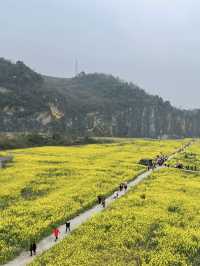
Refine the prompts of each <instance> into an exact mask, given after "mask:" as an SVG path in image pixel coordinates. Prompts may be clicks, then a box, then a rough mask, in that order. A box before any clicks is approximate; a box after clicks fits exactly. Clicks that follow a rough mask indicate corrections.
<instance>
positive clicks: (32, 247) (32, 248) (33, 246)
mask: <svg viewBox="0 0 200 266" xmlns="http://www.w3.org/2000/svg"><path fill="white" fill-rule="evenodd" d="M36 249H37V245H36V243H35V241H33V242H31V244H30V253H31V256H33V255H36Z"/></svg>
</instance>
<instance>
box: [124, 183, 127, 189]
mask: <svg viewBox="0 0 200 266" xmlns="http://www.w3.org/2000/svg"><path fill="white" fill-rule="evenodd" d="M124 189H125V190H127V189H128V184H127V182H125V183H124Z"/></svg>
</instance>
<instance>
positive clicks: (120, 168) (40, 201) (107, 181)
mask: <svg viewBox="0 0 200 266" xmlns="http://www.w3.org/2000/svg"><path fill="white" fill-rule="evenodd" d="M186 141H187V140H182V141H153V140H152V141H150V140H116V142H115V143H113V144H107V145H106V144H104V145H88V146H79V147H44V148H33V149H23V150H15V151H14V152H13V155H14V163H13V164H11V165H10V166H9V167H7V168H5V169H1V170H0V183H1V186H0V264H3V263H4V262H6V261H8V260H10V259H11V258H13V257H14V256H16V255H17V254H18V253H19V252H20V251H21V250H22V249H23V248H27V247H28V246H29V242H30V240H31V239H36V240H37V241H38V240H39V239H41V238H42V237H44V236H45V235H48V234H49V233H50V232H51V229H52V226H53V225H55V224H60V223H62V222H63V221H65V220H66V219H69V218H71V217H73V216H75V215H76V214H77V213H79V212H81V211H83V210H84V209H86V208H88V207H89V206H91V205H93V204H94V202H95V200H96V197H97V195H98V194H104V195H107V194H109V193H111V192H112V191H113V190H115V189H116V187H117V186H118V184H119V183H120V182H122V181H125V180H130V179H132V178H133V177H134V176H136V175H138V174H139V173H140V172H141V171H144V169H145V167H144V166H141V165H138V164H137V163H138V161H139V160H140V159H141V158H146V157H155V156H156V155H157V154H159V153H161V152H162V153H165V154H169V153H171V152H173V151H174V150H176V149H177V148H178V147H180V146H181V145H182V144H183V143H185V142H186ZM61 258H62V257H61Z"/></svg>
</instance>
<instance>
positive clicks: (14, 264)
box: [3, 143, 192, 266]
mask: <svg viewBox="0 0 200 266" xmlns="http://www.w3.org/2000/svg"><path fill="white" fill-rule="evenodd" d="M191 144H192V143H191ZM191 144H190V145H191ZM180 152H181V151H177V152H176V153H174V154H173V155H171V156H170V157H169V158H168V160H171V159H172V158H173V157H174V156H176V155H177V154H178V153H180ZM162 168H164V166H161V167H157V168H156V169H155V170H154V171H159V170H160V169H162ZM152 172H153V171H152V170H149V171H146V172H144V173H142V174H140V175H138V176H137V177H135V178H134V180H132V181H130V182H129V183H128V188H127V190H126V191H124V190H123V191H122V192H118V194H119V196H118V198H120V197H122V196H123V195H124V194H126V193H127V192H128V191H129V190H130V189H131V188H133V187H135V186H137V185H138V184H139V183H141V182H142V181H143V180H144V179H146V178H147V177H148V176H150V175H151V174H152ZM116 200H117V199H115V198H114V193H113V194H112V195H111V196H109V197H107V198H106V207H107V206H109V205H110V204H111V203H112V202H114V201H116ZM103 210H104V208H103V207H102V206H101V205H95V206H94V207H92V208H91V209H89V210H87V211H85V212H83V213H81V214H79V215H78V216H76V217H75V218H73V219H71V220H69V221H70V224H71V232H73V231H74V230H75V229H76V228H78V227H79V226H80V225H82V224H83V223H85V222H86V221H87V220H89V219H90V218H91V217H92V216H93V215H94V214H96V213H99V212H101V211H103ZM59 230H60V232H61V234H60V237H59V239H58V241H56V242H55V241H54V236H52V235H51V236H48V237H46V238H44V239H43V240H41V241H40V242H39V243H37V255H36V256H38V255H40V254H41V253H43V252H44V251H46V250H48V249H50V248H51V247H53V246H54V245H56V244H57V243H59V242H60V241H61V240H62V239H63V238H65V237H67V236H68V235H70V233H71V232H70V233H69V232H68V233H66V232H65V230H66V227H65V224H64V225H61V226H60V227H59ZM34 258H35V256H33V257H31V256H30V252H28V251H23V252H22V253H21V254H20V255H19V256H18V257H16V258H15V259H13V260H12V261H10V262H8V263H7V264H4V265H3V266H25V265H27V264H28V263H30V262H32V261H33V260H34Z"/></svg>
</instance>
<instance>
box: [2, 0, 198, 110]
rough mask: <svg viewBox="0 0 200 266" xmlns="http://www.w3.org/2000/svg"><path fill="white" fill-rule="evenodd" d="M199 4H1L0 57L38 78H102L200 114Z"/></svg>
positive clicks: (156, 0) (193, 0) (114, 0)
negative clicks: (82, 75) (24, 66)
mask: <svg viewBox="0 0 200 266" xmlns="http://www.w3.org/2000/svg"><path fill="white" fill-rule="evenodd" d="M199 10H200V1H199V0H28V1H27V0H20V1H17V0H1V3H0V11H1V15H0V57H4V58H6V59H10V60H12V61H16V60H22V61H24V63H25V64H27V65H29V66H30V67H31V68H33V69H34V70H36V71H37V72H40V73H43V74H46V75H52V76H58V77H71V76H73V75H74V72H75V61H76V59H77V60H78V69H79V71H85V72H87V73H91V72H101V73H108V74H113V75H115V76H118V77H120V78H122V79H124V80H127V81H132V82H133V83H135V84H137V85H139V86H140V87H142V88H143V89H145V90H146V91H147V92H148V93H151V94H157V95H159V96H161V97H163V98H164V99H165V100H170V101H171V103H172V104H173V105H175V106H176V107H181V108H200V102H199V99H200V89H199V86H200V73H199V72H200V34H199V29H200V16H199Z"/></svg>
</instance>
